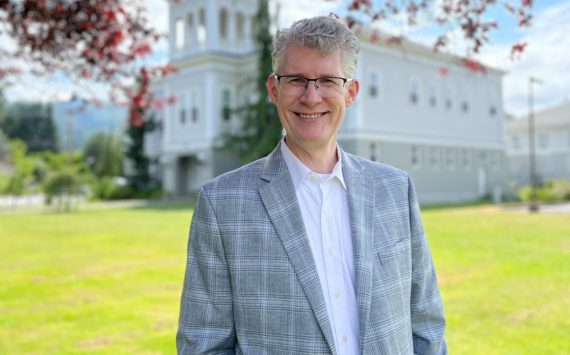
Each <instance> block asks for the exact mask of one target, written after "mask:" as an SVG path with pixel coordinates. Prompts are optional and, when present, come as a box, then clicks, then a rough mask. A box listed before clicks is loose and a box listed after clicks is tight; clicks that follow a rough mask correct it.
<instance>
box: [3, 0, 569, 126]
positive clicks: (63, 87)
mask: <svg viewBox="0 0 570 355" xmlns="http://www.w3.org/2000/svg"><path fill="white" fill-rule="evenodd" d="M341 1H345V2H346V0H340V1H338V0H337V1H336V2H335V1H324V0H311V1H290V0H289V1H284V0H281V7H280V9H281V10H280V17H279V18H280V21H279V25H280V26H288V25H290V24H291V22H293V21H294V20H297V19H300V18H304V17H309V16H314V15H327V14H328V13H330V12H331V11H332V12H336V13H339V14H342V11H341V10H339V9H342V5H339V3H341ZM436 1H438V0H436ZM146 3H147V6H148V8H149V14H152V15H151V16H150V20H151V23H152V24H153V25H154V27H155V28H157V29H158V30H159V31H161V32H163V33H167V31H168V5H167V2H166V1H165V0H146ZM533 13H534V22H533V26H532V27H531V28H530V29H528V30H521V29H519V28H517V27H516V26H515V22H514V20H513V19H512V18H511V17H509V16H507V14H506V12H505V11H503V10H502V9H500V10H499V9H497V11H493V12H490V13H489V15H490V16H491V17H493V18H494V19H495V20H496V21H498V23H499V27H500V28H499V31H497V32H496V33H495V34H493V35H492V37H491V42H492V43H491V44H489V45H487V46H486V47H485V48H484V50H483V52H482V53H481V54H480V56H479V58H478V59H479V60H481V61H483V62H484V63H486V64H489V65H491V66H494V67H498V68H501V69H504V70H506V71H507V74H506V75H505V76H504V78H503V102H504V106H505V110H506V111H507V112H509V113H511V114H514V115H516V116H523V115H525V114H526V112H527V94H528V93H527V82H528V77H529V76H533V77H537V78H540V79H542V80H543V81H544V84H543V85H540V86H538V87H536V88H535V97H536V99H535V102H536V104H535V105H536V108H537V109H539V110H540V109H542V108H546V107H549V106H553V105H557V104H560V103H562V102H563V101H564V100H568V99H569V98H570V60H569V59H568V53H569V50H570V36H568V35H567V34H568V33H570V21H569V20H568V19H570V1H561V0H542V1H535V4H534V9H533ZM396 20H397V19H396ZM427 23H428V21H425V22H423V24H421V25H420V26H418V27H416V28H407V27H406V26H403V25H399V24H398V21H392V23H389V24H387V25H386V26H385V27H384V29H385V30H387V31H396V32H398V33H401V34H404V35H406V36H407V37H410V38H411V39H413V40H416V41H419V42H422V43H426V44H431V43H433V39H434V38H435V32H434V31H433V29H432V28H431V27H430V26H429V25H427ZM515 42H526V43H528V46H527V50H526V52H525V53H524V55H523V56H522V58H521V59H519V60H515V61H512V60H511V59H510V58H509V49H510V45H511V44H513V43H515ZM453 47H454V48H456V49H457V51H459V52H461V49H460V48H462V41H461V39H457V40H455V41H454V44H453ZM460 54H461V53H460ZM148 60H149V62H153V63H166V62H167V61H168V47H167V43H166V41H163V42H162V43H160V44H159V45H158V47H157V48H156V53H155V54H153V55H152V56H151V57H150V58H149V59H148ZM72 87H75V88H76V90H87V91H91V92H92V93H95V94H96V96H99V97H100V98H102V99H105V97H106V94H105V93H106V88H105V87H104V86H103V85H98V84H94V83H92V82H89V81H84V82H79V83H70V82H69V81H68V80H67V78H66V77H65V76H63V75H61V74H57V75H53V76H51V77H49V78H44V79H38V78H33V77H30V76H23V77H21V78H18V79H17V81H15V85H12V86H10V87H9V88H7V89H6V90H5V94H6V96H7V98H8V99H9V100H10V101H14V100H41V101H54V100H65V99H67V98H68V97H69V96H70V95H71V88H72Z"/></svg>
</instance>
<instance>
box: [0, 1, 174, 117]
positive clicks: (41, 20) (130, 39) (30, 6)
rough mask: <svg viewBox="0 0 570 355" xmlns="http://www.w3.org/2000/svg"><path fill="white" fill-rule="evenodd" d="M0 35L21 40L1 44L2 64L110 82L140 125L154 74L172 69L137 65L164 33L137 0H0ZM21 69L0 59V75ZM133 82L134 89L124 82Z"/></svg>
mask: <svg viewBox="0 0 570 355" xmlns="http://www.w3.org/2000/svg"><path fill="white" fill-rule="evenodd" d="M0 34H1V35H8V36H9V37H11V38H12V39H13V40H14V41H15V43H16V48H15V49H12V50H10V49H7V48H0V63H9V62H10V61H13V60H14V59H16V60H23V61H25V62H27V63H30V65H31V66H32V68H33V69H32V73H33V74H39V75H42V74H51V73H54V72H58V71H59V72H63V73H65V74H66V75H67V76H68V77H69V78H71V79H72V80H73V78H75V79H80V78H88V79H90V80H93V81H98V82H103V83H107V84H110V86H111V88H112V89H111V92H110V96H111V98H112V99H114V100H115V101H122V103H123V104H128V102H130V107H131V110H130V115H129V116H130V117H129V118H130V123H131V124H132V125H140V124H141V122H142V121H141V120H142V117H141V116H144V115H145V113H146V110H147V109H148V108H150V107H151V105H152V103H153V98H152V95H151V93H150V92H149V84H150V81H151V79H152V77H153V76H159V75H163V74H166V73H168V72H170V71H172V69H171V68H169V69H166V70H164V69H163V68H142V69H140V67H137V66H136V64H137V62H138V61H139V60H140V59H141V58H143V57H144V56H146V55H148V54H150V53H151V51H152V46H153V44H155V43H156V42H157V41H158V40H159V39H160V38H161V35H160V34H158V33H157V32H156V31H155V30H154V29H153V28H151V27H150V25H149V24H148V21H147V17H146V12H145V8H144V7H143V6H142V5H141V4H140V2H138V1H136V0H132V1H131V0H74V1H70V0H0ZM17 73H18V69H17V68H15V67H9V66H6V65H5V64H0V79H3V78H6V77H7V76H10V75H14V74H17ZM133 81H135V82H136V83H137V88H136V89H135V90H133V89H132V87H130V86H129V85H126V84H125V83H126V82H133ZM117 91H120V92H117ZM121 96H122V97H123V100H120V99H118V98H119V97H121ZM88 99H89V98H88ZM125 99H126V100H127V102H125V101H124V100H125ZM133 107H134V108H136V109H132V108H133Z"/></svg>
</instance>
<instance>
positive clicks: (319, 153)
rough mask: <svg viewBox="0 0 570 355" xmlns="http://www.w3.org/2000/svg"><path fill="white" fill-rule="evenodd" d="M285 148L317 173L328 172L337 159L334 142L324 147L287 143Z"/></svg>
mask: <svg viewBox="0 0 570 355" xmlns="http://www.w3.org/2000/svg"><path fill="white" fill-rule="evenodd" d="M285 144H287V137H285ZM287 148H289V150H290V151H291V152H292V153H293V154H295V156H296V157H297V158H299V160H300V161H302V162H303V164H305V166H306V167H307V168H309V169H311V171H314V172H316V173H319V174H330V173H331V172H332V170H333V168H334V165H335V164H336V162H337V161H338V156H337V146H336V142H335V141H333V142H331V143H330V144H328V145H327V146H324V147H318V148H317V147H315V148H313V147H311V149H306V148H303V147H300V146H298V145H296V144H287Z"/></svg>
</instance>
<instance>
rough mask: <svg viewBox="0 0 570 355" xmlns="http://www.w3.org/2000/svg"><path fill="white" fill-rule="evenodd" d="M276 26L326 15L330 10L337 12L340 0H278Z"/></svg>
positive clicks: (289, 24) (287, 25)
mask: <svg viewBox="0 0 570 355" xmlns="http://www.w3.org/2000/svg"><path fill="white" fill-rule="evenodd" d="M278 2H279V6H280V12H279V21H278V26H279V27H280V28H281V27H289V26H291V24H293V22H295V21H297V20H301V19H303V18H307V17H313V16H327V15H328V14H330V13H331V12H334V13H337V12H338V9H339V6H340V5H339V3H341V1H325V0H311V1H286V0H280V1H278ZM272 5H273V6H275V5H274V4H272Z"/></svg>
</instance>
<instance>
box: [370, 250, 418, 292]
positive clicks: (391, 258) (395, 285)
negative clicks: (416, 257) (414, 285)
mask: <svg viewBox="0 0 570 355" xmlns="http://www.w3.org/2000/svg"><path fill="white" fill-rule="evenodd" d="M377 258H378V270H377V273H378V274H377V277H378V280H379V286H380V287H381V288H382V290H383V293H385V294H391V293H394V292H396V293H402V292H404V293H405V292H406V291H407V290H409V289H410V288H411V282H412V258H411V246H410V244H409V243H408V242H407V241H401V242H398V243H396V244H395V245H393V246H391V247H389V248H386V249H385V250H382V251H379V252H377Z"/></svg>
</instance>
